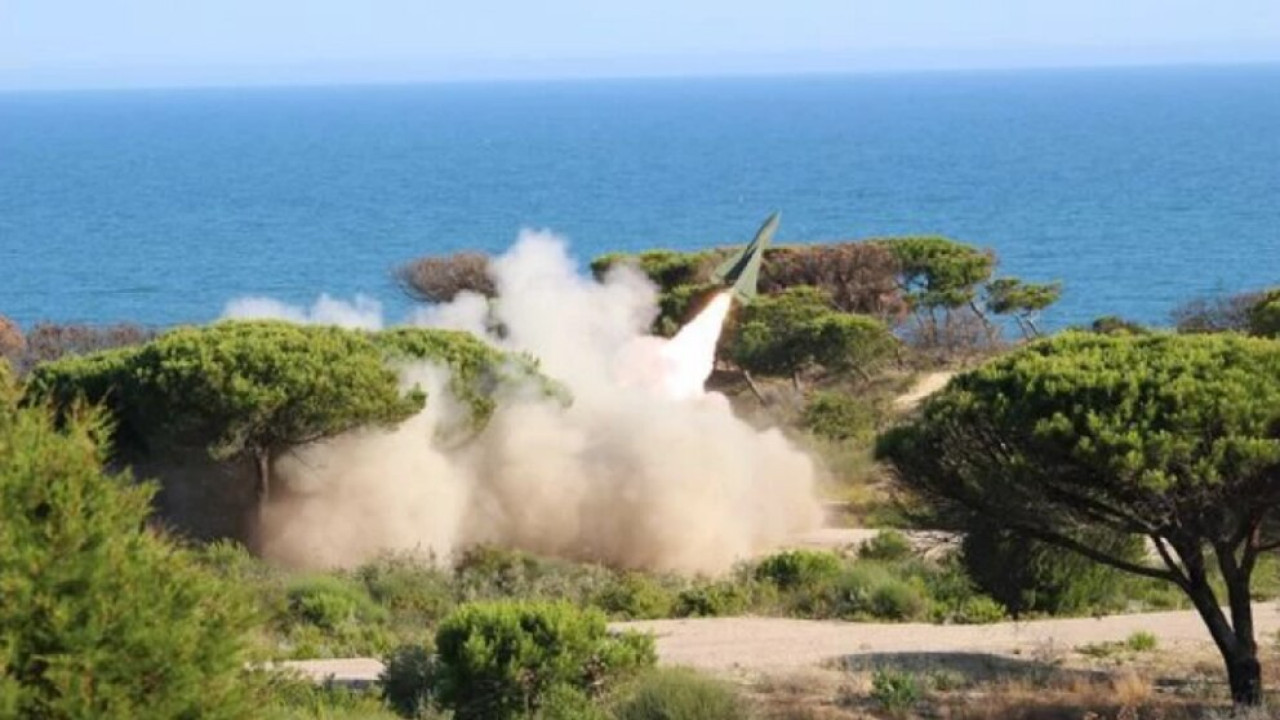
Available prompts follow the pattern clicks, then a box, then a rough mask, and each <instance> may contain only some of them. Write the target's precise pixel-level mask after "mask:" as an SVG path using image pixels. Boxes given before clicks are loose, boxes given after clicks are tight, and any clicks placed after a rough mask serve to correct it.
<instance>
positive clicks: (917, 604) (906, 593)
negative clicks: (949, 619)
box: [870, 580, 929, 620]
mask: <svg viewBox="0 0 1280 720" xmlns="http://www.w3.org/2000/svg"><path fill="white" fill-rule="evenodd" d="M928 605H929V603H928V600H926V599H925V597H924V595H923V594H922V593H921V592H920V590H919V589H918V588H915V587H912V586H911V585H909V584H907V583H905V582H902V581H901V580H890V581H889V582H887V583H884V584H883V585H880V586H878V587H876V588H875V589H874V590H872V591H871V605H870V607H871V614H872V615H875V616H876V617H878V618H882V619H885V620H915V619H918V618H920V617H921V616H922V615H924V612H925V610H926V609H927V608H928Z"/></svg>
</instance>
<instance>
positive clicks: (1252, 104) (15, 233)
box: [0, 66, 1280, 325]
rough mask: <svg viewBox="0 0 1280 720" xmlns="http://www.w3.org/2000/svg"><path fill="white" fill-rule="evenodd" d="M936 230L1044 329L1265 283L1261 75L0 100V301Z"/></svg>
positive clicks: (29, 313) (15, 312)
mask: <svg viewBox="0 0 1280 720" xmlns="http://www.w3.org/2000/svg"><path fill="white" fill-rule="evenodd" d="M774 209H779V210H781V211H782V212H783V223H782V228H781V231H780V234H779V238H780V240H781V241H786V242H809V241H827V240H834V239H848V238H859V237H865V236H872V235H887V234H904V233H942V234H945V235H948V236H951V237H954V238H956V239H959V240H964V241H967V242H972V243H975V244H978V245H983V246H988V247H991V248H994V249H995V250H996V251H997V252H998V254H999V256H1000V258H1001V269H1002V271H1003V272H1006V273H1010V274H1016V275H1019V276H1023V277H1026V278H1029V279H1035V280H1052V279H1059V280H1062V281H1063V282H1064V284H1065V287H1066V292H1065V295H1064V297H1063V300H1062V302H1061V304H1060V306H1059V307H1058V308H1056V309H1055V310H1053V311H1051V314H1050V317H1049V318H1048V320H1049V322H1050V324H1052V325H1063V324H1067V323H1072V322H1078V321H1084V320H1087V319H1090V318H1092V317H1095V316H1097V315H1101V314H1106V313H1117V314H1121V315H1124V316H1127V317H1131V318H1134V319H1138V320H1142V321H1152V322H1161V321H1165V320H1166V319H1167V317H1168V312H1169V310H1170V309H1171V308H1172V307H1173V306H1174V305H1176V304H1177V303H1178V302H1180V301H1182V300H1184V299H1186V298H1189V297H1191V296H1194V295H1197V294H1203V293H1212V292H1230V291H1234V290H1239V289H1244V288H1252V287H1258V286H1263V285H1268V284H1275V283H1280V256H1278V253H1280V67H1277V66H1269V67H1263V66H1259V67H1239V68H1213V69H1209V68H1168V69H1126V70H1088V71H1037V72H983V73H952V74H916V75H877V76H848V77H793V78H771V79H718V80H710V79H708V80H628V81H580V82H561V83H528V84H515V83H512V84H500V83H490V84H457V85H421V86H399V87H362V88H312V89H235V90H232V89H227V90H186V91H132V92H82V93H29V94H4V95H0V314H5V315H9V316H11V317H13V318H15V319H17V320H18V321H19V322H22V323H24V324H26V323H31V322H34V321H37V320H55V321H93V322H108V321H122V320H129V321H135V322H142V323H147V324H169V323H176V322H188V321H205V320H209V319H212V318H214V317H216V316H218V315H219V313H220V312H221V310H222V308H223V306H224V304H225V303H226V302H227V301H228V300H230V299H232V298H235V297H238V296H242V295H246V294H255V295H270V296H273V297H276V298H278V299H281V300H285V301H288V302H294V303H304V304H306V303H310V302H311V301H312V300H314V299H315V297H316V296H317V295H318V294H319V293H321V292H327V293H330V294H332V295H337V296H343V297H350V296H352V295H354V294H355V293H357V292H362V293H366V294H370V295H373V296H375V297H378V298H380V299H382V300H383V301H384V302H385V303H386V304H387V305H388V310H389V313H388V314H389V315H391V316H392V317H393V318H394V317H395V316H397V315H398V314H399V313H401V312H402V311H403V310H404V309H405V301H403V300H402V299H400V298H399V296H398V294H397V291H396V290H395V288H394V286H393V284H392V282H391V280H390V276H389V271H390V269H391V268H392V267H393V266H394V265H395V264H397V263H399V262H402V261H405V260H408V259H410V258H413V257H416V256H419V255H423V254H432V253H448V252H452V251H456V250H459V249H463V248H479V249H484V250H490V251H497V250H501V249H503V248H504V247H506V246H507V245H508V244H510V243H511V242H512V241H513V239H514V238H515V236H516V233H517V232H518V231H519V229H520V228H522V227H537V228H549V229H552V230H555V231H557V232H559V233H563V234H564V235H566V236H567V237H568V238H569V240H570V242H571V244H572V247H573V250H574V252H575V254H577V255H578V256H579V257H581V258H583V259H584V261H585V260H586V259H589V258H590V257H592V256H594V255H596V254H599V253H602V252H605V251H610V250H637V249H643V248H649V247H659V246H662V247H673V248H686V249H687V248H695V247H700V246H706V245H712V244H723V243H732V242H742V241H745V240H746V239H747V238H749V237H750V235H751V233H752V232H753V231H754V230H755V228H756V226H757V225H758V223H759V222H760V221H761V220H762V219H763V218H764V216H765V215H767V214H768V213H769V212H770V211H772V210H774Z"/></svg>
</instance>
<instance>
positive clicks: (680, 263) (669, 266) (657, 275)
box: [591, 250, 724, 291]
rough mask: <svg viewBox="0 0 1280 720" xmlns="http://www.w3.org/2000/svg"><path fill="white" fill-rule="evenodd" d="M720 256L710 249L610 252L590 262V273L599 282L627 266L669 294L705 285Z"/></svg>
mask: <svg viewBox="0 0 1280 720" xmlns="http://www.w3.org/2000/svg"><path fill="white" fill-rule="evenodd" d="M723 254H724V253H720V252H717V251H713V250H704V251H701V252H679V251H676V250H646V251H644V252H641V253H637V254H634V255H631V254H627V253H610V254H608V255H602V256H601V257H598V258H596V259H595V260H592V261H591V273H592V274H593V275H594V276H595V277H596V278H597V279H603V278H604V276H605V275H606V274H607V273H608V272H609V271H610V270H612V269H613V268H614V267H616V266H618V265H622V264H628V265H631V266H633V267H635V268H637V269H638V270H640V272H642V273H644V274H645V275H646V276H648V278H649V279H650V280H652V281H653V284H654V285H657V286H658V288H659V289H660V290H663V291H670V290H674V289H675V288H678V287H680V286H684V285H698V284H703V283H706V281H707V279H708V274H709V273H710V271H711V269H712V268H713V267H714V266H715V264H716V262H718V261H719V260H720V259H722V258H721V255H723Z"/></svg>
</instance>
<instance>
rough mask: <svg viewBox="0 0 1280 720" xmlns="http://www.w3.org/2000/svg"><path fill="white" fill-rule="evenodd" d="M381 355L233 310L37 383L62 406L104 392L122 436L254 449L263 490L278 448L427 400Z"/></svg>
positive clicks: (223, 454) (248, 452)
mask: <svg viewBox="0 0 1280 720" xmlns="http://www.w3.org/2000/svg"><path fill="white" fill-rule="evenodd" d="M384 357H385V353H384V352H383V351H382V350H381V349H380V348H379V347H378V345H377V344H375V343H374V342H372V341H371V340H370V339H369V338H368V337H366V336H364V335H363V334H360V333H356V332H352V331H349V330H342V329H339V328H335V327H321V326H310V327H307V326H300V325H293V324H290V323H284V322H225V323H218V324H215V325H211V326H209V327H204V328H181V329H178V330H174V331H172V332H169V333H166V334H165V335H163V336H161V337H160V338H158V339H156V340H154V341H152V342H150V343H147V344H146V345H143V346H140V347H136V348H129V349H121V350H114V351H108V352H105V353H98V354H94V355H88V356H84V357H75V358H70V359H67V360H64V361H62V362H59V363H56V364H50V365H45V366H42V367H40V368H39V369H37V371H36V372H35V374H34V377H33V378H32V380H31V388H32V389H33V390H34V392H35V394H36V397H45V398H49V399H51V400H52V401H53V402H54V403H55V404H56V405H57V406H58V407H61V408H66V407H70V406H71V405H73V404H74V403H75V402H77V401H78V400H82V399H88V400H90V401H91V402H96V403H105V404H107V406H108V407H110V408H111V409H112V411H113V413H114V416H115V418H116V420H117V422H118V433H117V438H118V441H119V442H121V443H122V444H123V445H125V446H128V445H129V443H130V442H132V443H134V447H136V445H137V443H143V444H144V445H143V447H145V444H146V443H151V442H160V441H170V442H178V443H187V444H197V443H207V447H208V449H209V454H210V455H211V456H212V457H214V458H215V459H220V460H230V459H239V458H245V459H252V461H253V464H254V468H255V470H256V471H257V480H258V486H257V490H258V495H259V498H260V499H261V500H263V501H265V500H266V499H267V498H268V497H269V495H270V488H271V483H270V479H271V464H272V458H273V457H275V456H276V455H277V454H279V453H280V452H283V451H285V450H287V449H289V448H291V447H295V446H298V445H303V444H306V443H308V442H313V441H316V440H320V439H323V438H325V437H330V436H333V435H336V434H338V433H341V432H344V431H346V430H350V429H352V428H355V427H360V426H363V425H370V424H390V423H394V422H398V421H400V420H403V419H404V418H406V417H408V416H409V415H411V414H413V413H414V412H416V411H417V410H419V409H420V408H421V407H422V404H423V402H424V399H425V396H424V395H423V394H422V393H421V392H412V393H409V394H407V395H406V394H403V393H402V392H401V391H400V388H399V378H398V377H397V374H396V372H395V370H394V369H393V368H391V367H390V366H389V365H388V364H387V363H386V362H384Z"/></svg>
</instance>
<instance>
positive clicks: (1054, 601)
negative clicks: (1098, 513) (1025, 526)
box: [960, 521, 1143, 617]
mask: <svg viewBox="0 0 1280 720" xmlns="http://www.w3.org/2000/svg"><path fill="white" fill-rule="evenodd" d="M1087 541H1088V542H1089V543H1090V544H1091V545H1092V546H1094V547H1096V548H1098V549H1099V550H1101V551H1103V552H1106V553H1107V554H1109V555H1114V556H1116V557H1120V558H1124V559H1127V560H1130V561H1133V562H1138V561H1140V560H1141V559H1142V554H1143V547H1142V541H1141V539H1139V538H1135V537H1133V536H1126V535H1117V534H1115V533H1104V532H1097V531H1095V532H1092V533H1089V534H1088V536H1087ZM960 558H961V562H962V563H963V564H964V567H965V569H966V570H967V571H968V573H969V576H970V577H972V578H973V580H974V582H975V583H977V585H978V587H979V588H981V589H982V591H983V592H985V593H987V594H989V595H990V596H991V597H993V598H995V599H996V600H998V601H999V602H1000V603H1002V604H1003V605H1004V606H1005V607H1007V608H1008V609H1009V612H1010V613H1011V614H1012V615H1013V616H1014V617H1020V616H1022V615H1027V614H1040V613H1044V614H1049V615H1077V614H1081V613H1088V612H1094V613H1098V612H1104V611H1118V610H1123V609H1124V607H1125V604H1126V601H1127V596H1128V594H1129V591H1130V590H1131V589H1132V586H1133V582H1132V581H1130V580H1129V578H1128V576H1127V575H1126V574H1125V573H1123V572H1121V571H1120V570H1117V569H1116V568H1114V567H1110V566H1107V565H1103V564H1101V563H1098V562H1096V561H1094V560H1090V559H1089V558H1087V557H1084V556H1082V555H1080V554H1079V553H1076V552H1072V551H1071V550H1066V549H1063V548H1061V547H1056V546H1054V545H1049V544H1047V543H1043V542H1039V541H1036V540H1032V539H1029V538H1027V537H1024V536H1020V535H1018V534H1017V533H1013V532H1009V531H1008V530H1003V529H1000V528H998V527H994V526H993V525H992V524H991V523H989V522H981V521H975V522H973V523H972V524H970V525H968V526H967V527H966V528H965V531H964V539H963V540H962V541H961V545H960Z"/></svg>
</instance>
